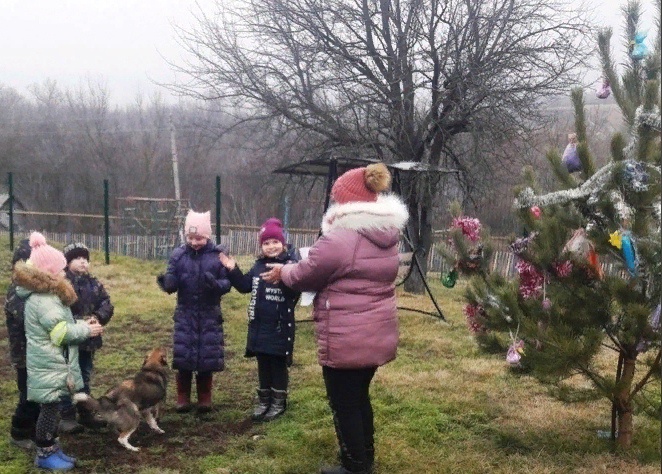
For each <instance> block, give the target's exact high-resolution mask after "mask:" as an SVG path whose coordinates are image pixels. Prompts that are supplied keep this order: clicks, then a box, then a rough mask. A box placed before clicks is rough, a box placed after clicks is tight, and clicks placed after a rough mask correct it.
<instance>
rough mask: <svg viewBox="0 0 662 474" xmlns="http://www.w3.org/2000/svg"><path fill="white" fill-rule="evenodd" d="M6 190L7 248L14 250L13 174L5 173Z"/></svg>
mask: <svg viewBox="0 0 662 474" xmlns="http://www.w3.org/2000/svg"><path fill="white" fill-rule="evenodd" d="M7 190H8V191H9V198H8V201H9V250H11V251H12V252H13V251H14V175H13V174H12V172H11V171H10V172H9V173H7Z"/></svg>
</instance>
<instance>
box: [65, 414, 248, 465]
mask: <svg viewBox="0 0 662 474" xmlns="http://www.w3.org/2000/svg"><path fill="white" fill-rule="evenodd" d="M215 418H216V416H215V412H212V413H210V414H207V415H204V416H200V415H197V414H195V413H185V414H180V413H176V412H174V411H172V412H166V413H165V414H164V415H163V418H162V419H161V420H160V421H159V426H160V427H161V428H162V429H163V430H164V431H165V434H158V433H155V432H153V431H151V430H150V429H149V427H148V426H147V425H146V424H144V423H142V424H141V425H140V427H139V428H138V430H137V431H136V432H135V433H134V434H133V435H132V436H131V443H132V444H133V445H134V446H136V447H139V448H140V451H139V452H132V451H129V450H127V449H125V448H124V447H122V446H121V445H120V444H119V443H118V442H117V435H116V433H115V432H114V431H113V429H112V428H101V429H99V430H86V431H85V432H84V433H82V434H77V435H61V437H60V440H61V443H62V445H63V448H64V450H65V452H66V453H67V454H69V455H71V456H75V457H77V458H78V459H80V460H81V461H80V462H79V465H80V467H79V468H78V469H76V472H80V473H93V472H105V473H137V472H140V471H141V470H144V469H145V468H147V467H151V468H153V469H156V470H157V471H159V470H164V471H165V470H171V471H181V472H193V470H192V468H191V460H193V461H194V460H196V459H200V458H202V457H204V456H208V455H211V454H222V453H223V452H224V451H225V446H226V445H227V443H228V440H229V439H232V438H236V437H240V436H246V437H250V436H252V435H253V434H254V429H255V426H254V424H253V422H252V421H251V420H250V419H246V420H244V421H241V422H238V423H225V424H224V423H221V422H219V421H217V420H216V419H215Z"/></svg>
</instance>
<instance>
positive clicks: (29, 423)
mask: <svg viewBox="0 0 662 474" xmlns="http://www.w3.org/2000/svg"><path fill="white" fill-rule="evenodd" d="M28 258H30V243H29V241H28V239H23V240H21V241H20V242H19V244H18V247H16V250H15V251H14V256H13V257H12V262H11V264H12V269H13V268H14V267H15V266H16V264H17V263H18V262H25V261H26V260H27V259H28ZM24 310H25V300H24V299H23V298H20V297H19V296H18V295H17V294H16V283H15V282H14V281H12V282H11V284H10V285H9V289H8V290H7V298H6V300H5V316H6V317H7V332H8V334H9V352H10V357H11V363H12V365H13V366H14V368H15V369H16V385H17V386H18V404H17V405H16V410H15V411H14V415H13V416H12V419H11V432H10V436H11V437H10V440H11V442H12V443H13V444H15V445H16V446H18V447H20V448H24V449H32V448H33V447H34V430H35V426H36V424H37V418H38V417H39V404H38V403H35V402H29V401H28V386H27V383H28V371H27V369H26V368H25V345H26V340H25V321H24Z"/></svg>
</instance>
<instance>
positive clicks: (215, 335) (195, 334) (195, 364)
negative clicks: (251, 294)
mask: <svg viewBox="0 0 662 474" xmlns="http://www.w3.org/2000/svg"><path fill="white" fill-rule="evenodd" d="M222 251H224V252H227V250H225V249H224V248H223V247H221V246H215V245H214V244H213V243H212V242H211V241H209V242H207V245H205V246H204V247H202V248H201V249H200V250H193V248H192V247H190V246H188V245H182V246H181V247H179V248H176V249H175V250H174V251H173V252H172V255H171V256H170V261H169V262H168V269H167V271H166V273H165V275H163V276H162V277H159V279H158V282H159V285H160V286H161V288H162V289H163V290H164V291H165V292H167V293H174V292H177V307H176V308H175V316H174V320H175V331H174V334H173V362H172V367H173V369H177V370H189V371H198V372H209V371H212V372H219V371H221V370H223V369H224V368H225V360H224V359H225V354H224V340H223V318H222V316H221V306H220V300H221V296H222V295H224V294H225V293H227V292H228V291H230V288H231V285H230V282H229V281H228V279H227V271H226V270H225V267H223V265H221V262H220V261H219V260H218V254H219V253H220V252H222Z"/></svg>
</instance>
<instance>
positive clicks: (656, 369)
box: [630, 349, 662, 400]
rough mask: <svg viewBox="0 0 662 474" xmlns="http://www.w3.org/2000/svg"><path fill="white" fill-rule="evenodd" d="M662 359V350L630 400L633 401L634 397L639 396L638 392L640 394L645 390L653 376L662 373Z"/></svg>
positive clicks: (635, 388) (633, 391) (634, 389)
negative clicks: (661, 363)
mask: <svg viewBox="0 0 662 474" xmlns="http://www.w3.org/2000/svg"><path fill="white" fill-rule="evenodd" d="M661 357H662V349H661V350H659V351H658V352H657V356H655V360H654V361H653V365H651V367H650V369H648V372H647V373H646V375H644V377H643V378H642V379H641V380H640V381H639V383H638V384H637V385H635V387H634V388H633V389H632V391H631V392H630V400H632V397H634V396H635V395H636V394H637V392H639V391H640V390H641V389H642V388H644V386H645V385H646V384H647V383H648V380H649V379H650V378H651V377H652V376H653V374H655V373H657V372H659V371H660V358H661Z"/></svg>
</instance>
